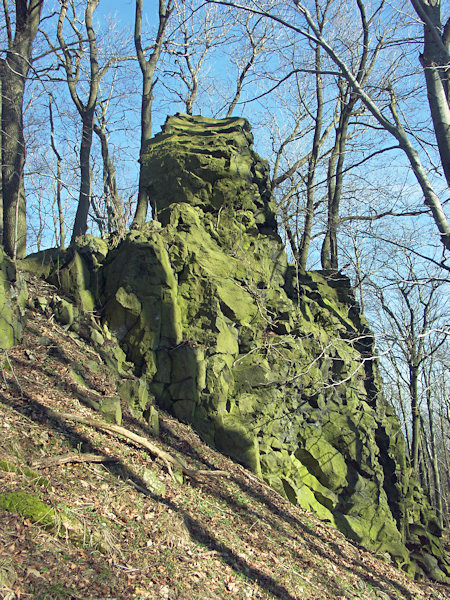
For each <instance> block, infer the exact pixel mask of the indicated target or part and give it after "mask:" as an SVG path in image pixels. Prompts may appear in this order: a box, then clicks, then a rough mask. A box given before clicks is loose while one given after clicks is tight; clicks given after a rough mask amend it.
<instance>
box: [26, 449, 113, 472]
mask: <svg viewBox="0 0 450 600" xmlns="http://www.w3.org/2000/svg"><path fill="white" fill-rule="evenodd" d="M118 460H119V459H118V458H116V457H115V456H102V455H101V454H75V453H70V454H63V455H62V456H50V457H49V458H43V459H42V460H35V461H33V462H32V466H33V467H34V468H37V469H46V468H48V467H56V466H57V465H65V464H66V463H85V462H89V463H108V462H117V461H118Z"/></svg>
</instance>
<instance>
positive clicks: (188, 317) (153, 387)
mask: <svg viewBox="0 0 450 600" xmlns="http://www.w3.org/2000/svg"><path fill="white" fill-rule="evenodd" d="M142 161H143V165H144V169H145V171H144V172H145V177H146V182H147V185H148V188H149V191H150V196H151V201H152V208H153V214H154V217H155V218H154V220H153V221H152V222H150V223H148V224H147V225H146V226H145V227H144V228H142V230H140V231H131V232H129V233H128V234H127V235H126V237H125V238H124V239H120V240H119V239H117V238H114V236H111V237H110V239H109V240H107V241H103V240H95V239H94V238H92V237H89V236H86V237H84V238H80V240H79V243H78V245H77V246H75V247H73V248H72V249H71V250H70V251H68V252H67V253H66V254H65V258H64V259H61V257H59V258H58V261H59V267H58V279H59V281H62V282H63V283H64V287H65V289H66V290H67V291H70V290H72V292H73V293H74V294H75V295H76V296H77V298H78V301H79V303H81V305H84V304H86V306H85V308H87V309H88V310H92V307H95V308H96V310H98V311H99V312H101V315H102V319H103V320H104V322H105V323H106V324H107V326H108V328H109V330H110V331H112V332H113V333H114V334H115V336H116V337H117V339H118V340H119V341H120V343H121V347H122V348H123V350H124V351H125V353H126V358H127V360H128V361H131V362H132V363H133V364H134V365H135V369H136V374H137V375H138V376H140V377H141V379H145V380H146V381H147V384H148V390H149V392H150V394H151V395H153V396H154V397H155V398H156V401H157V403H158V404H159V405H160V406H161V407H163V408H165V409H167V410H170V411H171V412H173V413H174V414H175V415H176V416H177V417H178V418H180V419H182V420H184V421H188V422H190V423H192V425H193V427H194V428H195V429H196V430H197V431H198V432H199V433H200V434H201V435H202V436H203V437H204V438H206V439H207V440H208V441H209V442H210V443H211V444H214V445H215V446H216V447H217V448H218V449H220V450H222V451H223V452H225V453H227V454H228V455H231V456H232V457H234V458H235V459H236V460H238V461H240V462H241V463H242V464H244V465H246V466H247V467H249V468H250V469H252V470H253V471H254V472H255V473H256V474H258V475H259V476H260V477H262V478H263V479H264V480H265V481H266V482H267V483H268V484H269V485H271V486H272V487H273V488H274V489H276V490H278V491H279V492H280V493H282V494H283V495H285V496H286V497H288V498H289V499H290V500H291V501H292V502H294V503H296V504H299V505H300V506H302V507H304V508H306V509H310V510H313V511H314V512H315V513H316V514H318V516H319V517H320V518H322V519H324V520H326V521H329V522H330V523H332V524H334V525H335V526H336V527H337V528H338V529H340V530H341V531H343V532H344V533H345V534H346V535H347V536H348V537H350V538H351V539H353V540H356V541H357V542H360V543H361V544H363V545H364V546H366V547H369V548H371V549H374V550H376V551H379V552H383V553H385V552H387V553H389V555H390V556H391V557H392V558H393V559H394V561H395V562H396V563H397V564H398V565H399V566H400V567H401V568H403V569H404V570H405V571H407V572H409V573H410V574H415V573H417V574H420V573H421V572H426V573H428V574H430V575H432V576H433V577H435V578H436V579H440V580H445V579H446V577H447V576H448V575H449V574H450V572H449V570H448V565H447V564H446V563H445V560H444V559H443V552H442V549H441V544H440V540H439V535H440V532H439V528H438V527H437V524H436V522H435V520H434V519H433V515H432V513H431V511H430V508H429V505H428V503H427V501H426V499H425V497H424V495H423V493H422V492H421V490H420V489H419V488H418V487H417V485H416V484H415V481H414V479H413V478H412V476H411V471H410V468H409V465H408V462H407V459H406V452H405V445H404V440H403V436H402V433H401V430H400V425H399V423H398V420H397V418H396V417H395V415H394V413H393V410H392V408H391V407H390V405H389V404H387V403H386V401H385V400H384V399H383V396H382V393H381V385H380V380H379V376H378V370H377V365H376V361H375V360H374V359H373V356H374V354H375V353H374V342H373V338H372V335H371V332H370V331H369V329H368V327H367V324H366V322H365V320H364V318H363V317H362V315H361V314H360V312H359V309H358V306H357V304H356V302H355V299H354V296H353V294H352V291H351V288H350V285H349V281H348V280H347V279H346V278H345V277H344V276H341V275H338V274H334V275H333V274H332V273H325V272H316V273H307V274H298V273H296V272H295V269H294V268H293V267H291V266H289V265H288V264H287V259H286V255H285V250H284V247H283V244H282V242H281V240H280V238H279V236H278V234H277V230H276V223H275V218H274V206H273V203H272V198H271V195H270V192H269V185H268V167H267V164H266V162H265V161H263V160H262V159H261V158H259V157H258V156H257V155H256V154H255V152H254V151H253V149H252V136H251V133H250V128H249V125H248V123H247V121H245V120H244V119H239V118H237V119H236V118H231V119H224V120H220V121H217V120H212V119H204V118H198V117H188V116H186V115H177V116H175V117H170V118H169V119H168V120H167V122H166V125H165V127H164V128H163V132H162V133H160V134H158V135H156V136H155V137H154V138H153V139H152V140H150V141H149V142H148V145H147V148H146V152H145V153H144V155H143V157H142ZM49 256H50V255H49ZM39 260H41V261H42V256H41V257H40V259H39ZM44 262H45V260H44ZM47 262H48V260H47ZM50 263H51V260H50ZM47 271H48V273H49V274H50V276H51V273H52V266H51V264H50V265H49V266H48V267H47ZM430 565H431V566H430Z"/></svg>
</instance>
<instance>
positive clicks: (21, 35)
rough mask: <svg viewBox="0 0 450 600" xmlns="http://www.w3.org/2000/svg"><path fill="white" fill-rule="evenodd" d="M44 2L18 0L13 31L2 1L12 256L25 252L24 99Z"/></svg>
mask: <svg viewBox="0 0 450 600" xmlns="http://www.w3.org/2000/svg"><path fill="white" fill-rule="evenodd" d="M42 5H43V0H29V1H28V2H27V1H25V0H16V2H15V28H14V33H13V25H12V20H11V12H10V9H9V7H8V2H7V0H3V14H4V17H5V23H6V34H7V42H8V47H7V51H6V56H5V57H4V58H1V59H0V79H1V93H2V97H1V113H2V115H1V128H2V131H1V133H2V144H1V145H2V153H1V156H2V203H3V245H4V248H5V251H6V253H7V254H8V255H9V256H11V257H12V258H13V259H15V258H20V257H23V256H25V251H26V202H25V193H24V165H25V139H24V133H23V98H24V90H25V82H26V79H27V75H28V72H29V70H30V67H31V55H32V47H33V41H34V39H35V37H36V33H37V30H38V26H39V22H40V18H41V11H42Z"/></svg>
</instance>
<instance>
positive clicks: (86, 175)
mask: <svg viewBox="0 0 450 600" xmlns="http://www.w3.org/2000/svg"><path fill="white" fill-rule="evenodd" d="M82 120H83V129H82V134H81V145H80V177H81V182H80V197H79V200H78V208H77V213H76V215H75V223H74V225H73V232H72V240H71V243H73V242H74V241H75V238H76V237H77V236H79V235H84V234H85V233H86V230H87V218H88V214H89V206H90V204H91V164H90V163H91V160H90V159H91V147H92V131H93V127H94V110H93V109H90V110H87V111H86V112H85V113H84V114H83V116H82Z"/></svg>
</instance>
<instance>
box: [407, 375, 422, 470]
mask: <svg viewBox="0 0 450 600" xmlns="http://www.w3.org/2000/svg"><path fill="white" fill-rule="evenodd" d="M418 375H419V368H418V366H417V365H415V364H414V363H412V364H410V365H409V393H410V396H411V419H412V448H411V464H412V468H413V470H414V472H415V473H416V474H418V473H419V449H420V412H419V391H418Z"/></svg>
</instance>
